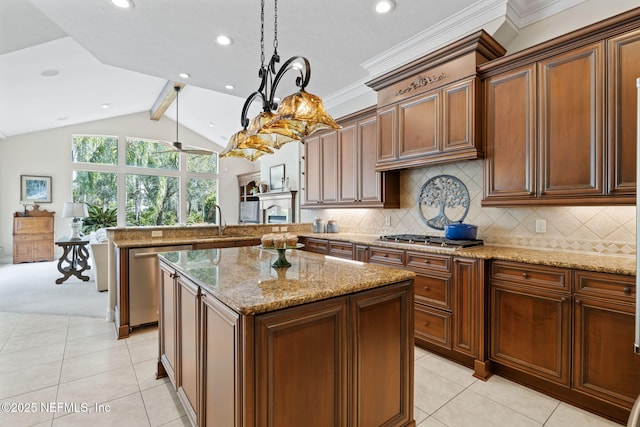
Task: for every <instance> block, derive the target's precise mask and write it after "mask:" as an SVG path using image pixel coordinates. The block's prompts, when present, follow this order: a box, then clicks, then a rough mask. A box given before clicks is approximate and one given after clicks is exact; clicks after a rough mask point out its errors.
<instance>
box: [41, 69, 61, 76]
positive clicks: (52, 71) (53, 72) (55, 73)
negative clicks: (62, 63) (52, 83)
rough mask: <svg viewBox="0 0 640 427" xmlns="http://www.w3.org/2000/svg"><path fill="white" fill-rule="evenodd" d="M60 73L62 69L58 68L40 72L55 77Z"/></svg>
mask: <svg viewBox="0 0 640 427" xmlns="http://www.w3.org/2000/svg"><path fill="white" fill-rule="evenodd" d="M58 74H60V71H58V70H44V71H43V72H41V73H40V75H42V76H44V77H53V76H57V75H58Z"/></svg>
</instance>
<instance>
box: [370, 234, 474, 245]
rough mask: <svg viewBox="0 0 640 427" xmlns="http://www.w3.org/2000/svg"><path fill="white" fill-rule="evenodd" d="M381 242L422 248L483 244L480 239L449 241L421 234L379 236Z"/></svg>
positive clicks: (440, 237) (441, 237)
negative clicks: (421, 246) (422, 246)
mask: <svg viewBox="0 0 640 427" xmlns="http://www.w3.org/2000/svg"><path fill="white" fill-rule="evenodd" d="M380 240H381V241H383V242H395V243H409V244H415V245H424V246H441V247H452V248H468V247H471V246H480V245H482V244H483V242H482V240H480V239H473V240H451V239H447V238H445V237H443V236H427V235H423V234H388V235H385V236H380Z"/></svg>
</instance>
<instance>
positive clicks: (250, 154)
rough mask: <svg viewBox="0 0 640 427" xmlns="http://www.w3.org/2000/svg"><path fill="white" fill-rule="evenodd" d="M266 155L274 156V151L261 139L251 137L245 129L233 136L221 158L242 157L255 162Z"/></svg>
mask: <svg viewBox="0 0 640 427" xmlns="http://www.w3.org/2000/svg"><path fill="white" fill-rule="evenodd" d="M264 154H273V150H272V149H271V148H269V147H268V146H266V145H265V144H264V142H263V141H261V140H260V139H259V138H254V137H251V136H250V135H249V131H248V130H247V129H243V130H241V131H240V132H236V133H234V134H233V136H232V137H231V139H230V140H229V144H227V148H225V149H224V150H223V151H222V153H220V157H241V158H243V159H247V160H249V161H252V162H253V161H255V160H257V159H258V158H259V157H260V156H262V155H264Z"/></svg>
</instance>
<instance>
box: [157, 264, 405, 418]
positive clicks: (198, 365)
mask: <svg viewBox="0 0 640 427" xmlns="http://www.w3.org/2000/svg"><path fill="white" fill-rule="evenodd" d="M160 268H161V272H162V274H161V278H162V279H161V281H162V282H161V289H162V292H161V297H160V298H161V304H160V309H161V313H160V346H159V348H160V357H159V360H158V377H162V376H164V375H169V378H170V379H171V381H172V383H173V384H174V386H175V387H176V389H177V392H178V397H179V399H180V401H181V403H182V404H183V406H184V407H185V409H186V412H187V415H188V417H189V419H190V421H191V423H192V425H194V426H198V427H202V426H238V427H240V426H243V427H245V426H247V427H251V426H305V427H307V426H310V427H313V426H317V427H324V426H329V425H331V426H346V425H352V426H379V425H385V426H411V425H415V422H414V420H413V386H414V384H413V358H414V356H413V346H414V338H413V334H412V331H413V329H412V327H411V325H412V324H413V311H412V310H411V307H413V293H412V282H411V281H406V282H400V283H395V284H390V285H387V286H383V287H380V288H376V289H371V290H367V291H362V292H358V293H355V294H350V295H346V296H342V297H336V298H331V299H328V300H323V301H318V302H313V303H309V304H305V305H301V306H296V307H291V308H286V309H282V310H277V311H273V312H269V313H264V314H259V315H256V316H251V315H240V314H238V313H236V312H235V311H233V310H231V309H230V308H228V307H227V306H226V305H225V304H223V303H222V302H220V301H219V300H217V299H216V298H215V297H214V296H213V295H212V294H211V293H209V292H208V291H207V289H206V288H200V287H199V286H197V285H195V284H194V283H192V282H191V281H190V280H189V279H186V278H184V277H180V275H179V274H176V272H175V271H174V270H172V269H171V268H170V267H169V266H168V265H164V262H163V261H162V260H161V261H160ZM171 288H173V291H172V289H171ZM172 303H173V304H172ZM172 331H175V333H174V334H172ZM399 331H400V332H399ZM172 372H175V374H174V375H173V377H172Z"/></svg>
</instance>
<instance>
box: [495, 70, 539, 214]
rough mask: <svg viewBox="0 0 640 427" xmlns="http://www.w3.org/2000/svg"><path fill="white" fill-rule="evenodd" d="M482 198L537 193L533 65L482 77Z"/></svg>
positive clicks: (515, 196) (524, 197)
mask: <svg viewBox="0 0 640 427" xmlns="http://www.w3.org/2000/svg"><path fill="white" fill-rule="evenodd" d="M484 93H485V98H486V101H485V102H486V106H485V107H486V114H485V148H486V156H485V161H484V166H485V167H484V172H485V185H484V200H483V203H484V202H488V201H493V200H496V201H499V200H501V199H502V200H505V199H506V200H508V199H514V198H516V199H527V198H534V197H535V195H536V188H535V176H536V166H535V165H536V163H537V162H536V155H535V153H536V138H535V123H536V117H535V66H533V65H528V66H526V67H522V68H519V69H517V70H513V71H508V72H505V73H503V74H499V75H497V76H494V77H491V78H489V79H487V80H485V81H484Z"/></svg>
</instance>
